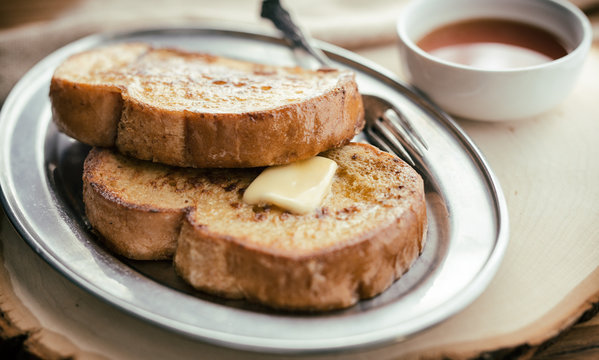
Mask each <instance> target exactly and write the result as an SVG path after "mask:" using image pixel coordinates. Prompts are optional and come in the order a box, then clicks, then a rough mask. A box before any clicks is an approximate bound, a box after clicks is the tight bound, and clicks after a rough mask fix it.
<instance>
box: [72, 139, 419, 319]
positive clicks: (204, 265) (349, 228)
mask: <svg viewBox="0 0 599 360" xmlns="http://www.w3.org/2000/svg"><path fill="white" fill-rule="evenodd" d="M323 156H327V157H329V158H331V159H334V160H335V161H336V162H337V163H338V165H339V169H338V171H337V175H336V177H335V180H334V182H333V187H332V190H331V194H330V195H329V196H328V197H327V198H326V199H325V201H324V203H323V205H322V207H321V208H320V209H318V210H316V211H315V212H314V213H312V214H308V215H302V216H299V215H292V214H289V213H287V212H285V211H283V210H281V209H278V208H270V207H256V206H251V205H246V204H244V203H242V201H241V198H242V196H243V191H244V189H245V188H246V187H247V186H248V184H249V183H250V182H251V181H252V179H253V178H255V176H257V174H258V173H259V169H234V170H226V169H220V170H218V169H181V168H171V167H169V166H164V165H160V164H152V163H149V162H144V161H139V160H135V159H129V158H127V157H124V156H121V155H118V154H116V153H114V152H112V151H109V150H106V149H97V148H95V149H92V151H91V152H90V154H89V156H88V158H87V159H86V162H85V166H84V177H83V181H84V202H85V205H86V213H87V216H88V218H89V220H90V223H91V224H92V226H93V227H94V228H95V229H96V231H98V232H99V233H100V234H101V235H102V237H103V238H104V241H105V242H106V244H108V246H109V247H110V248H111V249H113V250H114V251H115V252H117V253H119V254H121V255H123V256H126V257H131V258H134V259H148V260H150V259H164V258H169V257H171V256H172V255H173V254H175V256H174V264H175V269H176V270H177V272H178V273H179V274H180V275H181V276H182V277H183V278H184V279H185V280H186V281H187V282H189V283H190V284H191V285H192V286H194V287H195V288H197V289H199V290H202V291H205V292H210V293H215V294H218V295H222V296H225V297H229V298H246V299H248V300H251V301H256V302H259V303H262V304H265V305H268V306H271V307H276V308H281V309H301V310H328V309H337V308H343V307H348V306H351V305H352V304H355V303H356V302H357V301H358V300H359V299H363V298H370V297H373V296H375V295H377V294H379V293H381V292H382V291H384V290H385V289H386V288H388V287H389V286H390V285H391V284H392V283H393V281H394V280H396V279H397V278H399V277H400V276H401V275H402V274H403V273H404V272H405V271H407V269H408V268H409V267H410V265H411V264H412V262H413V261H414V260H415V259H416V258H417V257H418V254H419V253H420V252H421V251H422V247H423V244H424V240H425V237H426V236H425V234H426V206H425V201H424V190H423V182H422V179H421V178H420V176H418V174H417V173H416V172H415V171H414V170H413V169H412V168H410V167H409V166H408V165H407V164H405V163H404V162H403V161H401V160H399V159H398V158H396V157H394V156H392V155H389V154H387V153H384V152H382V151H379V150H378V149H375V148H374V147H372V146H370V145H366V144H358V143H351V144H349V145H347V146H344V147H342V148H340V149H335V150H331V151H328V152H326V153H324V154H323Z"/></svg>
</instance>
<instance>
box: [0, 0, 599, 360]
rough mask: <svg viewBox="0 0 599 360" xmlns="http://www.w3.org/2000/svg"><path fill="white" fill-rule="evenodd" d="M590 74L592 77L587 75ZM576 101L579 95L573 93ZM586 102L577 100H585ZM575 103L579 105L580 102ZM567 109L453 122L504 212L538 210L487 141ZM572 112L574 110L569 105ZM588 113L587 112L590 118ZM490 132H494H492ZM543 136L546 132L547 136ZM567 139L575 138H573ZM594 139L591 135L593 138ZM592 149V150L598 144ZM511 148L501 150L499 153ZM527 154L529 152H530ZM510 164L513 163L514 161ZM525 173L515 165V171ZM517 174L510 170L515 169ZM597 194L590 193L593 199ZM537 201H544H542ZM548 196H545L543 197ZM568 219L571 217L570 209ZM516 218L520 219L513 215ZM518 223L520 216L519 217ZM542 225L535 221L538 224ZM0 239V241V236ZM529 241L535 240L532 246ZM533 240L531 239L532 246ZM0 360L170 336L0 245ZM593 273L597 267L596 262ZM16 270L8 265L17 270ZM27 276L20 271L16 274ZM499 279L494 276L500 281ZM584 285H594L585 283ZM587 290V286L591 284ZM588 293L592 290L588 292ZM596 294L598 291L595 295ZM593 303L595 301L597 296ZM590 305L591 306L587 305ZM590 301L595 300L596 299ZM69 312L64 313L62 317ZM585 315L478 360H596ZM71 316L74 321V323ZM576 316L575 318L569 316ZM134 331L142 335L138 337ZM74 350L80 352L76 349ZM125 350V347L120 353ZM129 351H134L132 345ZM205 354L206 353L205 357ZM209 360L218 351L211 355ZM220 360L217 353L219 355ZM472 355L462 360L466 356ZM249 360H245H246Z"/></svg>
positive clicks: (374, 52) (29, 18)
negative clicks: (475, 151) (73, 332)
mask: <svg viewBox="0 0 599 360" xmlns="http://www.w3.org/2000/svg"><path fill="white" fill-rule="evenodd" d="M75 3H76V2H74V1H68V0H60V1H54V2H52V6H49V5H48V4H49V3H48V2H46V1H41V0H40V1H26V2H3V3H2V4H0V14H1V15H0V30H6V29H11V28H18V27H19V26H22V25H23V24H27V23H30V22H34V21H44V20H48V19H55V18H57V17H59V16H60V14H61V12H63V11H65V9H68V8H69V6H72V5H74V4H75ZM593 23H594V24H595V26H596V24H597V18H594V22H593ZM354 51H356V52H358V53H359V54H361V55H363V56H365V57H367V58H370V59H372V60H374V61H375V62H377V63H379V64H381V65H383V66H385V67H387V68H389V69H391V70H393V71H395V72H396V73H398V74H401V70H400V68H399V58H398V54H397V51H396V48H395V47H394V46H393V44H386V45H383V46H377V47H370V48H359V49H354ZM593 52H594V53H593V54H594V55H593V56H594V59H593V61H596V62H597V64H596V65H594V66H597V67H599V44H597V41H595V43H594V45H593ZM591 70H592V69H591ZM587 74H591V75H592V76H595V75H597V74H599V72H597V71H587ZM583 81H586V83H585V85H584V86H586V87H587V88H588V89H591V91H594V92H595V93H594V94H595V97H596V98H598V99H599V96H598V95H599V92H597V89H598V87H597V86H593V85H592V81H594V82H599V76H597V77H596V78H595V79H594V80H592V81H591V80H589V79H583ZM579 92H580V93H581V94H583V93H584V91H582V90H579ZM584 96H586V95H584V94H583V95H582V97H584ZM569 101H570V103H576V100H569ZM581 101H582V100H581ZM585 101H586V103H585V104H587V105H588V104H589V103H591V101H590V100H588V99H587V100H585ZM568 106H569V105H566V107H565V108H563V109H562V108H560V109H558V110H556V111H554V113H553V114H550V115H544V116H542V117H539V118H536V119H532V120H526V121H525V122H523V123H508V124H496V125H488V124H480V123H475V122H471V121H466V120H459V123H460V125H462V126H463V127H464V129H465V130H466V132H467V133H468V134H469V135H470V136H471V137H472V138H473V139H474V141H475V142H476V143H477V144H478V145H479V146H480V148H481V150H482V151H483V153H484V154H485V156H487V158H488V160H489V162H490V163H491V166H492V167H494V168H497V169H499V172H498V175H499V178H500V181H501V183H502V185H503V186H504V191H506V197H507V198H508V206H511V208H510V211H513V210H516V211H531V212H533V213H536V214H539V213H540V210H539V206H542V205H539V204H537V203H531V201H532V200H533V199H522V197H524V196H525V194H523V193H518V191H522V190H521V189H520V188H519V185H518V184H519V183H517V180H514V179H512V178H511V177H508V176H507V174H508V172H507V171H505V168H506V164H505V161H507V160H505V159H504V158H502V157H501V156H500V155H499V153H500V152H501V151H500V149H498V147H499V146H501V143H497V142H494V140H493V138H492V137H493V136H494V135H493V133H494V132H496V133H501V134H503V135H502V136H504V137H505V139H506V141H511V145H513V146H523V144H521V143H519V142H518V141H517V139H518V137H519V136H524V135H521V134H522V133H526V132H527V131H537V130H543V129H547V128H551V125H549V124H548V125H547V126H544V125H539V122H546V123H551V122H555V121H560V115H559V112H560V111H561V112H566V113H571V112H572V110H571V108H569V107H568ZM572 106H575V105H572ZM585 109H587V110H585V111H587V112H586V113H585V114H586V115H588V114H589V113H588V111H595V112H594V114H593V116H594V117H595V119H596V120H597V122H599V111H596V110H592V109H593V107H591V106H587V107H586V108H585ZM589 109H591V110H589ZM490 129H493V130H492V131H491V130H490ZM547 131H549V130H547ZM573 131H574V130H573ZM597 134H599V132H597V133H595V135H594V136H597ZM596 143H599V141H597V142H596ZM508 145H510V144H508V143H505V146H508ZM555 146H558V147H559V146H575V145H568V144H559V143H556V144H555ZM533 150H534V149H533ZM585 150H586V153H584V154H581V155H580V156H581V157H584V156H593V154H594V156H597V155H599V151H598V149H597V146H593V147H592V148H590V149H585ZM589 154H590V155H589ZM516 161H517V160H516ZM595 163H597V160H596V157H594V158H593V160H592V161H591V160H585V161H582V164H583V165H584V166H588V167H589V168H591V169H597V165H594V164H595ZM525 166H526V165H522V166H521V168H520V169H522V168H524V167H525ZM516 167H517V166H516ZM591 174H592V175H595V174H597V172H596V171H593V172H591ZM581 182H583V183H584V184H586V186H588V185H589V184H592V183H593V182H592V181H591V182H590V181H589V180H581ZM598 182H599V178H596V179H594V184H597V183H598ZM595 194H596V192H592V193H591V195H592V196H594V195H595ZM541 195H543V194H541ZM547 195H548V196H549V195H550V194H547ZM588 201H590V202H593V203H595V204H596V203H599V197H591V198H590V199H588ZM598 209H599V208H598V206H597V205H594V206H591V207H590V210H591V211H593V212H595V214H596V215H597V216H596V219H597V218H599V210H598ZM572 210H573V211H574V210H575V209H572ZM518 215H522V214H518ZM511 216H513V217H514V219H516V221H515V223H514V221H513V219H511V220H512V222H513V227H512V229H517V231H523V232H525V231H531V233H532V232H533V231H535V229H532V225H531V226H530V227H527V225H525V224H522V223H519V222H518V221H517V219H518V218H517V217H515V216H516V215H514V214H513V212H511ZM522 216H524V215H522ZM3 217H4V215H3V214H2V215H0V219H2V222H3V223H2V225H0V230H1V231H2V233H3V234H4V235H5V238H6V237H7V235H6V234H9V236H10V237H11V239H14V233H13V232H12V229H10V228H9V226H7V223H6V221H5V219H3ZM540 221H541V220H540ZM588 235H589V236H592V237H594V239H595V243H596V244H597V246H598V247H599V236H598V233H597V232H591V233H589V234H588ZM0 238H2V237H1V236H0ZM533 240H534V239H533ZM537 240H538V239H537ZM7 255H10V256H11V261H6V260H7V258H6V256H7ZM14 256H18V257H19V261H15V260H14ZM0 260H1V261H0V264H4V265H5V266H0V340H1V341H0V358H10V357H13V356H15V355H27V356H33V357H35V356H38V357H41V358H60V357H63V356H66V355H69V354H76V355H77V357H81V358H96V357H97V356H98V354H97V353H88V352H86V351H85V350H83V349H81V347H80V344H86V342H92V343H95V344H94V345H95V346H96V347H97V346H99V345H98V344H102V342H104V341H109V339H110V336H107V335H104V334H103V333H104V332H106V331H112V330H109V329H110V328H111V327H112V326H116V327H121V326H122V327H123V328H126V327H129V328H131V329H137V330H139V331H143V332H144V334H149V335H150V336H155V337H161V336H170V335H168V334H165V333H164V331H163V330H160V329H155V328H153V327H151V326H150V325H148V324H143V323H141V322H140V321H139V320H137V319H133V318H131V317H129V316H127V315H123V314H118V312H116V310H114V309H113V308H111V307H110V306H108V305H107V304H105V303H102V302H101V301H97V300H94V299H93V297H91V296H90V295H89V294H87V293H84V292H83V291H82V290H80V289H78V288H77V287H75V286H74V285H72V284H71V283H69V282H68V281H67V280H65V279H64V278H62V277H61V276H60V275H59V274H58V273H56V272H55V271H54V270H53V269H51V268H50V267H49V266H48V265H46V264H45V263H44V262H43V261H42V260H41V259H40V258H39V257H37V255H35V254H34V253H33V252H32V251H31V250H30V249H29V248H28V247H27V246H26V245H25V244H24V243H21V244H14V243H12V242H11V244H6V243H5V244H3V245H2V243H1V242H0ZM597 260H598V263H597V264H598V265H599V259H597ZM21 262H22V264H21V265H15V264H17V263H21ZM15 266H17V267H19V266H21V267H24V268H28V269H32V270H35V272H36V273H28V274H25V275H23V276H16V277H15V276H14V274H13V276H12V277H11V276H10V271H7V268H6V267H9V268H11V270H12V271H14V270H15ZM23 271H25V272H26V270H23ZM500 276H501V274H500ZM591 279H596V277H595V278H591ZM48 284H51V285H52V286H53V287H55V288H54V289H46V288H45V286H47V285H48ZM591 285H592V284H591ZM593 286H596V284H595V285H593ZM56 287H58V288H60V290H62V291H64V292H65V293H69V294H70V295H69V297H68V299H69V300H68V301H70V302H69V303H65V304H63V305H61V304H57V303H55V302H56V301H58V300H60V299H59V298H57V297H56V295H55V293H56ZM598 288H599V287H598ZM597 295H599V293H598V294H597ZM589 299H590V298H589ZM594 300H595V301H597V300H599V299H598V298H597V297H595V298H594ZM44 306H47V307H48V308H51V309H53V310H52V311H53V312H52V313H48V314H46V317H45V318H41V317H39V316H37V315H36V314H38V311H37V310H36V309H37V307H44ZM67 310H68V311H67ZM583 310H584V315H582V316H581V317H580V321H578V322H577V323H575V324H574V325H573V326H570V321H571V320H572V318H571V317H569V318H567V319H565V320H564V324H563V327H565V329H564V330H563V331H561V330H562V328H561V327H560V328H559V329H557V330H560V331H558V332H556V333H550V334H546V336H544V337H543V341H541V342H540V345H539V344H538V343H535V344H533V345H532V346H530V345H528V344H526V343H523V342H522V343H519V342H518V341H515V342H513V343H514V344H515V345H514V346H511V347H508V348H498V349H492V350H491V351H489V352H487V353H485V354H478V355H480V356H481V357H484V358H487V357H488V358H497V359H500V358H515V357H523V358H528V357H532V358H534V359H596V358H599V315H597V312H598V311H599V306H598V305H597V304H596V303H595V305H594V306H593V305H592V304H590V303H589V304H587V305H586V306H584V307H583V308H581V311H580V312H583ZM104 313H105V314H111V315H107V316H114V317H115V318H118V319H120V320H122V323H119V324H111V323H107V322H106V321H103V320H101V318H102V314H104ZM73 314H75V315H73ZM576 315H579V314H578V313H576ZM73 316H78V317H79V320H78V321H80V318H81V317H83V318H85V319H87V320H88V321H89V324H90V328H93V330H91V331H90V334H95V336H91V337H90V336H89V335H88V336H87V337H86V338H85V340H81V339H78V340H77V341H71V340H70V339H69V338H68V334H69V331H68V330H67V329H68V328H69V326H71V325H72V321H73V319H72V317H73ZM140 329H141V330H140ZM120 333H122V335H123V336H125V337H126V336H127V333H126V332H123V331H121V332H120ZM176 341H179V342H180V343H181V346H187V345H188V343H187V342H188V340H185V339H177V340H176ZM77 344H79V345H77ZM123 346H126V345H123ZM132 346H133V344H132ZM207 349H208V352H207V354H211V352H210V351H212V350H213V348H212V347H207ZM211 349H212V350H211ZM214 351H215V352H214V354H216V353H218V351H216V350H214ZM219 354H221V355H222V352H221V353H219ZM224 354H225V355H224V357H237V356H238V355H239V354H237V353H227V352H226V351H225V352H224ZM464 354H467V353H462V354H457V355H456V357H463V356H465V355H464ZM444 355H451V353H447V352H446V353H444ZM472 355H475V354H469V355H468V356H472ZM250 357H251V356H250Z"/></svg>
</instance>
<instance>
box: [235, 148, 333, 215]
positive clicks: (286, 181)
mask: <svg viewBox="0 0 599 360" xmlns="http://www.w3.org/2000/svg"><path fill="white" fill-rule="evenodd" d="M336 170H337V163H336V162H334V161H333V160H331V159H327V158H324V157H322V156H315V157H313V158H310V159H307V160H301V161H297V162H294V163H291V164H287V165H279V166H272V167H269V168H267V169H265V170H264V171H263V172H262V173H261V174H260V175H258V177H257V178H256V179H254V181H253V182H252V183H251V184H250V186H249V187H248V188H247V189H246V190H245V193H244V194H243V201H244V202H246V203H248V204H254V205H257V204H264V203H267V204H272V205H276V206H278V207H280V208H283V209H285V210H288V211H290V212H292V213H295V214H307V213H309V212H311V211H313V210H314V209H316V208H318V207H319V206H320V204H321V203H322V200H323V199H324V197H325V195H326V194H327V193H328V192H329V191H330V190H331V184H332V183H333V177H334V175H335V171H336Z"/></svg>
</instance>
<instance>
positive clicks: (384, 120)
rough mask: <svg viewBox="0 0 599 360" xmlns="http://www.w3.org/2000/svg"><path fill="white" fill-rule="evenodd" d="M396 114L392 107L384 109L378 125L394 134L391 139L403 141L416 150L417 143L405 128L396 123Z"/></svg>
mask: <svg viewBox="0 0 599 360" xmlns="http://www.w3.org/2000/svg"><path fill="white" fill-rule="evenodd" d="M396 117H397V114H396V113H395V111H393V110H392V109H388V110H387V111H385V114H384V115H383V116H382V117H381V119H380V124H377V126H379V127H385V128H386V129H387V130H388V131H389V132H390V133H392V134H393V135H394V137H393V140H394V141H397V142H400V143H401V142H404V143H405V144H407V145H408V147H410V148H411V149H413V150H414V151H416V152H418V149H419V147H418V145H417V144H416V141H415V140H414V138H413V137H412V136H410V134H409V132H408V130H407V129H405V128H404V127H402V126H399V125H398V124H396V122H397V119H396Z"/></svg>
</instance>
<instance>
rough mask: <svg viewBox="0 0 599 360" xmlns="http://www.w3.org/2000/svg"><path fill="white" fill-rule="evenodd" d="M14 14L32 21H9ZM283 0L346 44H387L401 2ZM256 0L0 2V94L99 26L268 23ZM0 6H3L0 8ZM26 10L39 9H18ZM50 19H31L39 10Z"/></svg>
mask: <svg viewBox="0 0 599 360" xmlns="http://www.w3.org/2000/svg"><path fill="white" fill-rule="evenodd" d="M14 3H21V5H20V7H21V9H22V10H21V9H20V10H18V15H19V17H21V18H24V19H31V20H32V22H30V23H28V24H26V25H21V26H16V27H10V28H9V27H8V25H10V24H12V23H14V20H13V19H11V18H10V16H11V14H13V16H14V13H15V11H16V10H14V8H17V7H18V6H19V5H17V4H14ZM283 4H284V5H285V6H286V7H287V8H288V9H289V11H290V12H292V13H293V14H294V18H295V19H296V20H297V21H298V22H301V24H302V27H304V28H305V29H306V30H308V31H310V33H311V34H312V35H313V36H314V37H316V38H319V39H321V40H324V41H328V42H331V43H334V44H336V45H339V46H341V47H345V48H350V49H351V48H357V47H361V46H365V45H372V44H380V43H385V42H391V41H393V40H394V39H395V36H396V35H395V22H396V20H397V16H398V13H399V11H400V9H401V7H402V6H403V5H404V4H405V1H403V0H395V1H390V0H369V1H360V0H303V1H287V2H283ZM260 7H261V1H259V0H223V1H213V0H172V1H163V0H128V1H119V0H104V1H102V0H53V1H45V0H19V1H18V2H13V1H7V2H5V3H4V5H0V26H2V25H3V26H2V28H0V99H1V101H3V100H4V99H5V97H6V96H7V95H8V92H9V91H10V89H11V88H12V87H13V86H14V84H15V83H16V82H17V81H18V79H19V78H20V77H21V76H22V75H23V74H24V73H25V72H26V71H27V70H29V69H30V68H31V67H32V66H33V65H34V64H35V63H36V62H38V61H39V60H41V59H43V58H44V57H45V56H46V55H47V54H49V53H51V52H52V51H54V50H56V49H57V48H59V47H61V46H63V45H66V44H68V43H69V42H71V41H73V40H76V39H79V38H81V37H83V36H85V35H89V34H92V33H96V32H102V31H120V30H131V29H139V28H147V27H172V26H194V25H195V26H201V25H202V24H206V23H207V22H211V23H218V24H219V25H222V26H232V27H236V28H238V27H243V26H244V25H252V26H255V27H258V28H265V29H270V28H272V26H271V25H270V23H269V22H268V21H266V20H264V19H261V18H260ZM3 8H4V9H3ZM26 11H38V14H37V15H36V14H35V13H24V12H26ZM40 12H43V13H45V14H48V15H50V16H51V19H50V20H45V19H44V21H37V22H36V20H37V19H39V18H40V17H41V16H42V15H40Z"/></svg>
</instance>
